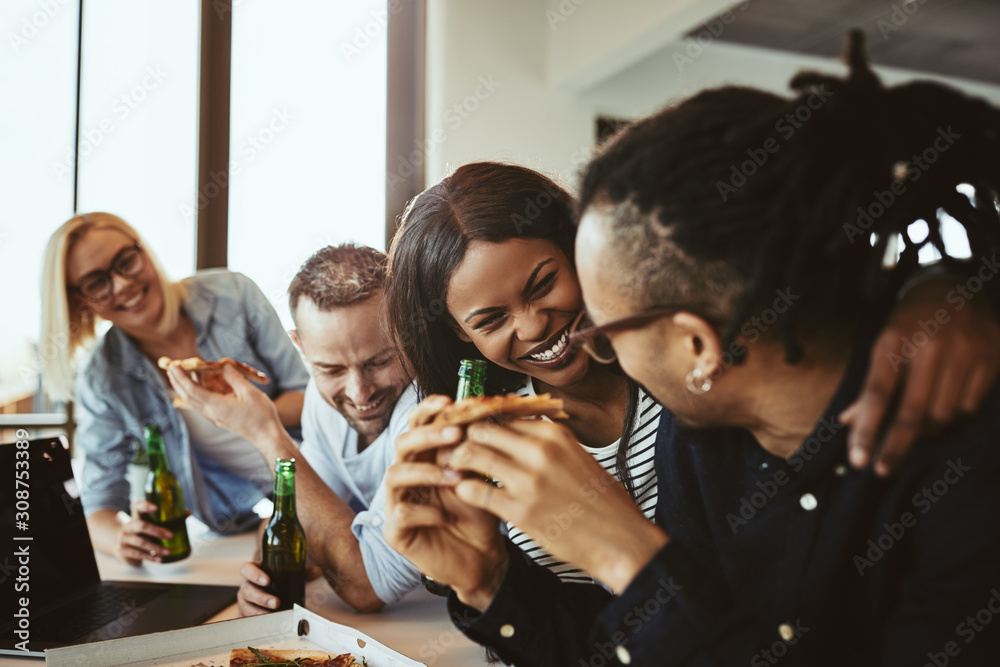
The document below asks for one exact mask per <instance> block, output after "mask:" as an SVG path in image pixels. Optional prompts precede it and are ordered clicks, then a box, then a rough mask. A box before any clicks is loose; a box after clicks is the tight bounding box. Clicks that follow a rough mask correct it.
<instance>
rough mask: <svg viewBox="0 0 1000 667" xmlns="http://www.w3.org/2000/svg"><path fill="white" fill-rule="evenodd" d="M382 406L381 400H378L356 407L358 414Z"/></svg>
mask: <svg viewBox="0 0 1000 667" xmlns="http://www.w3.org/2000/svg"><path fill="white" fill-rule="evenodd" d="M380 405H382V399H381V398H380V399H378V400H377V401H373V402H372V403H366V404H365V405H356V406H354V407H356V408H357V409H358V412H370V411H372V410H374V409H375V408H377V407H378V406H380Z"/></svg>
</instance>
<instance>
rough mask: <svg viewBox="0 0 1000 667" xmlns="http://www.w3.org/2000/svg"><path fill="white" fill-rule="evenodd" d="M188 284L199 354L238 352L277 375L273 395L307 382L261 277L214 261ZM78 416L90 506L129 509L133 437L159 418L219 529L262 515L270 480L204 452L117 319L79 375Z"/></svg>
mask: <svg viewBox="0 0 1000 667" xmlns="http://www.w3.org/2000/svg"><path fill="white" fill-rule="evenodd" d="M184 284H185V286H186V287H187V296H186V297H185V299H184V302H183V304H182V309H183V311H184V313H185V314H186V315H187V316H188V318H189V319H190V320H191V323H192V324H193V325H194V329H195V334H196V337H197V339H196V344H197V347H198V354H199V356H201V357H202V358H203V359H207V360H218V359H220V358H222V357H232V358H233V359H236V360H238V361H242V362H245V363H247V364H250V365H251V366H254V367H255V368H258V369H260V370H262V371H264V372H265V373H267V375H268V376H269V377H270V378H271V382H270V383H269V384H267V385H262V386H261V389H262V390H263V391H264V392H265V393H267V395H268V396H269V397H270V398H272V399H274V398H276V397H277V396H279V395H281V394H283V393H285V392H288V391H301V390H304V389H305V386H306V384H307V382H308V380H309V374H308V372H307V370H306V368H305V365H304V364H303V363H302V359H301V357H300V356H299V354H298V351H297V350H296V349H295V347H294V345H293V344H292V342H291V340H290V339H289V337H288V335H287V334H286V333H285V330H284V328H283V327H282V325H281V322H280V320H279V319H278V315H277V313H276V312H275V311H274V308H273V307H272V306H271V303H270V302H269V301H268V300H267V298H266V297H265V296H264V294H263V293H262V292H261V291H260V289H259V288H258V287H257V286H256V285H255V284H254V283H253V281H251V280H250V279H249V278H247V277H246V276H244V275H242V274H240V273H233V272H230V271H227V270H224V269H213V270H209V271H203V272H200V273H198V274H196V275H194V276H192V277H190V278H188V279H187V280H185V281H184ZM76 418H77V430H76V441H77V442H78V443H79V445H80V448H81V449H82V451H83V452H84V462H83V469H82V472H81V475H80V480H81V489H80V491H81V498H82V501H83V506H84V510H85V512H86V513H87V514H88V515H89V514H91V513H92V512H95V511H97V510H100V509H114V510H121V511H124V512H128V511H129V492H130V489H129V482H128V479H127V472H128V466H129V463H130V461H131V460H132V456H133V451H132V447H133V442H134V441H136V440H138V441H139V442H142V440H143V433H142V431H143V427H144V426H146V425H148V424H157V425H158V426H159V427H160V429H161V430H162V432H163V444H164V447H165V449H166V454H167V458H168V460H169V462H170V467H171V470H172V471H173V473H174V474H175V475H176V476H177V479H178V480H179V481H180V484H181V489H182V491H183V493H184V502H185V504H186V505H187V508H188V509H190V510H191V512H192V513H193V514H194V515H195V516H196V517H198V518H199V519H200V520H201V521H203V522H205V523H206V524H207V525H208V526H210V527H211V528H213V529H214V530H215V531H217V532H220V533H233V532H239V531H242V530H246V529H249V528H250V527H252V526H253V525H255V524H256V523H257V522H258V521H259V519H258V518H257V517H256V515H255V514H253V512H252V511H251V509H252V508H253V506H254V505H255V504H256V503H257V502H258V501H259V500H260V499H261V498H263V497H264V493H263V492H262V491H261V487H262V486H263V487H264V488H267V486H268V485H267V484H261V483H260V482H261V480H257V481H256V482H255V481H254V480H249V479H245V478H243V477H240V476H238V475H236V474H234V473H232V472H230V471H229V470H227V469H226V468H225V467H224V466H221V465H219V464H218V463H214V462H212V461H209V460H207V459H204V458H202V457H200V456H199V455H198V452H197V450H196V448H194V447H192V444H191V442H190V439H189V436H188V430H187V426H186V424H185V422H184V419H183V418H182V417H181V415H180V414H179V413H178V412H177V410H176V409H175V408H174V407H173V406H172V405H171V404H170V396H169V394H168V387H167V385H166V383H165V382H164V380H163V378H162V377H161V376H160V374H159V372H158V370H157V368H156V367H155V365H154V364H153V363H152V362H151V361H150V360H149V359H148V358H147V357H146V356H145V355H144V354H143V353H142V352H141V351H140V350H139V348H138V347H137V346H136V344H135V342H134V341H133V340H132V339H131V338H130V337H129V336H128V335H126V334H125V332H123V331H122V330H120V329H119V328H117V327H112V328H111V329H110V330H109V331H108V332H107V333H106V334H105V335H104V336H103V337H102V338H101V339H100V340H99V341H98V343H97V344H96V345H95V347H94V350H93V352H92V353H91V354H90V356H89V358H88V359H87V361H86V363H85V364H84V366H83V368H82V370H81V372H80V373H79V375H78V376H77V379H76ZM267 481H268V482H269V481H270V480H267Z"/></svg>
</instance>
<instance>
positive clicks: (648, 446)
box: [507, 378, 663, 584]
mask: <svg viewBox="0 0 1000 667" xmlns="http://www.w3.org/2000/svg"><path fill="white" fill-rule="evenodd" d="M517 393H518V394H519V395H520V396H534V395H535V388H534V385H533V384H532V382H531V378H528V381H527V382H526V383H525V384H524V386H522V387H521V388H520V389H518V390H517ZM662 410H663V407H662V406H661V405H660V404H659V403H657V402H656V399H654V398H653V397H652V396H650V395H649V394H647V393H646V392H645V390H643V389H642V387H640V388H639V405H638V407H637V408H636V411H635V419H634V420H633V421H632V430H631V432H630V435H629V448H628V459H627V460H628V475H629V479H631V481H632V486H633V488H634V489H635V494H636V504H637V505H638V506H639V508H640V509H641V510H642V513H643V514H645V515H646V518H648V519H650V520H652V519H653V515H654V513H655V512H656V498H657V484H656V470H655V469H654V467H653V458H654V457H653V454H654V445H655V444H656V429H657V427H658V426H659V424H660V412H661V411H662ZM618 443H619V441H618V440H615V441H614V442H612V443H611V444H610V445H607V446H605V447H587V446H586V445H582V444H581V445H580V446H581V447H583V448H584V449H586V450H587V451H588V452H590V453H591V454H592V455H593V456H594V458H595V459H597V462H598V463H600V464H601V465H602V466H603V467H604V469H605V470H607V471H608V472H609V473H610V474H611V476H612V477H617V466H616V464H615V458H616V455H617V453H618ZM507 530H508V533H507V535H508V537H509V538H510V540H511V541H512V542H513V543H514V544H516V545H517V546H518V547H519V548H520V549H521V550H522V551H524V552H525V553H526V554H527V555H528V556H529V557H530V558H531V559H532V560H534V561H535V562H536V563H538V564H539V565H544V566H545V567H547V568H549V569H550V570H552V571H553V572H555V573H556V574H557V575H559V578H560V579H563V580H565V581H572V582H577V583H587V584H589V583H593V581H594V580H593V578H592V577H591V576H590V575H589V574H587V573H585V572H583V571H582V570H579V569H577V568H575V567H573V566H572V565H567V564H566V563H563V562H561V561H558V560H556V559H555V558H553V557H552V556H550V555H548V554H547V553H546V552H545V551H544V550H543V549H542V548H541V547H540V546H538V545H537V544H536V543H535V541H534V540H532V539H531V538H530V537H528V536H527V535H526V534H524V533H522V532H521V531H520V530H519V529H518V528H517V527H516V526H514V525H512V524H509V523H508V524H507Z"/></svg>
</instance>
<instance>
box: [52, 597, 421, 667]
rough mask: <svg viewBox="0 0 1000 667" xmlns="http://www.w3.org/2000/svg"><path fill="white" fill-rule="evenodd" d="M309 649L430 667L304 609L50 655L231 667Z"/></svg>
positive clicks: (138, 666) (72, 663)
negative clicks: (238, 660)
mask: <svg viewBox="0 0 1000 667" xmlns="http://www.w3.org/2000/svg"><path fill="white" fill-rule="evenodd" d="M249 646H252V647H254V648H259V649H272V648H274V649H309V650H315V651H323V652H328V653H331V654H332V655H333V656H337V655H339V654H342V653H350V654H351V655H353V656H354V657H355V659H356V660H357V661H358V664H362V658H364V663H365V664H367V665H368V667H424V665H423V663H421V662H417V661H415V660H411V659H410V658H407V657H406V656H404V655H402V654H400V653H397V652H396V651H393V650H392V649H390V648H387V647H385V646H383V645H382V644H380V643H378V642H377V641H375V640H374V639H372V638H371V637H369V636H367V635H365V634H363V633H361V632H358V631H357V630H355V629H353V628H350V627H348V626H346V625H339V624H337V623H333V622H331V621H328V620H326V619H325V618H323V617H322V616H318V615H316V614H314V613H313V612H311V611H308V610H307V609H304V608H303V607H300V606H298V605H296V606H295V608H294V609H290V610H288V611H280V612H275V613H273V614H265V615H263V616H251V617H249V618H237V619H233V620H231V621H219V622H218V623H208V624H206V625H199V626H196V627H193V628H187V629H184V630H172V631H170V632H157V633H153V634H149V635H141V636H138V637H128V638H126V639H112V640H110V641H104V642H95V643H93V644H82V645H79V646H68V647H66V648H60V649H53V650H49V651H46V652H45V664H46V665H52V666H54V667H84V666H86V667H104V666H106V667H126V666H129V667H229V651H230V650H231V649H235V648H247V647H249Z"/></svg>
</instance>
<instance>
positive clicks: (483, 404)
mask: <svg viewBox="0 0 1000 667" xmlns="http://www.w3.org/2000/svg"><path fill="white" fill-rule="evenodd" d="M497 417H548V418H550V419H569V415H568V414H567V413H566V411H565V410H563V402H562V399H561V398H552V396H551V395H550V394H537V395H535V396H519V395H517V394H507V395H505V396H471V397H469V398H463V399H462V400H461V401H458V402H457V403H454V404H452V405H449V406H448V407H447V408H445V409H444V410H442V411H441V412H439V413H438V414H437V415H436V416H435V417H434V420H433V421H432V422H431V423H432V424H436V425H439V426H464V425H465V424H471V423H473V422H477V421H483V420H485V419H491V418H497Z"/></svg>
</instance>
